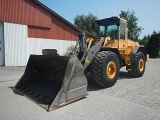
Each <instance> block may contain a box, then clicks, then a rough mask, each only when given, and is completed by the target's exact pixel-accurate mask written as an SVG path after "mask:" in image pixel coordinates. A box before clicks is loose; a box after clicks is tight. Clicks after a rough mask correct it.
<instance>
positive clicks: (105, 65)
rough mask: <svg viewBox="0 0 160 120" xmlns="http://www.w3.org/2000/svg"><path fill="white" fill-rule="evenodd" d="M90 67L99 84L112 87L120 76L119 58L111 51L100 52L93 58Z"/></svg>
mask: <svg viewBox="0 0 160 120" xmlns="http://www.w3.org/2000/svg"><path fill="white" fill-rule="evenodd" d="M90 69H91V75H92V78H93V80H94V82H95V83H96V84H97V85H98V86H101V87H111V86H113V85H114V84H115V83H116V82H117V79H118V77H119V69H120V63H119V58H118V56H117V55H116V54H115V53H114V52H111V51H101V52H98V53H97V54H96V55H95V57H94V58H93V60H92V63H91V66H90Z"/></svg>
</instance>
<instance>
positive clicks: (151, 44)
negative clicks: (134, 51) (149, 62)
mask: <svg viewBox="0 0 160 120" xmlns="http://www.w3.org/2000/svg"><path fill="white" fill-rule="evenodd" d="M147 53H148V54H149V55H150V57H151V58H157V57H160V32H159V33H157V32H156V31H153V33H152V35H151V37H150V39H149V41H148V42H147Z"/></svg>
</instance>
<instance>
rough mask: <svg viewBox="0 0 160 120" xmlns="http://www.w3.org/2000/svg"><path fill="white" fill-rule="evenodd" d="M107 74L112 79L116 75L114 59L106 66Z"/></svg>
mask: <svg viewBox="0 0 160 120" xmlns="http://www.w3.org/2000/svg"><path fill="white" fill-rule="evenodd" d="M106 74H107V76H108V77H109V78H110V79H112V78H114V76H115V75H116V63H115V62H114V61H110V62H109V63H108V65H107V67H106Z"/></svg>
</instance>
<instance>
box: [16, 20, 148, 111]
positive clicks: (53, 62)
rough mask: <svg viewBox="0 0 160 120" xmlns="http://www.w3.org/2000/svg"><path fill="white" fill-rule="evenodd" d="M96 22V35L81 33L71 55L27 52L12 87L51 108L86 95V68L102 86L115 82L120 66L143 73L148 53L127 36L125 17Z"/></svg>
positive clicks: (133, 72) (132, 75)
mask: <svg viewBox="0 0 160 120" xmlns="http://www.w3.org/2000/svg"><path fill="white" fill-rule="evenodd" d="M96 23H97V24H98V26H99V38H98V39H93V38H90V39H86V36H85V34H84V33H80V34H79V40H78V41H77V44H76V46H75V48H74V49H73V52H72V55H70V56H59V55H30V58H29V60H28V64H27V66H26V69H25V72H24V74H23V76H22V77H21V78H20V80H19V81H18V83H17V84H16V86H15V88H14V90H15V91H17V92H18V93H20V94H22V95H24V96H26V97H27V98H28V99H30V100H32V101H33V102H35V103H36V104H38V105H39V106H41V107H43V108H44V109H46V110H47V111H51V110H54V109H56V108H58V107H61V106H64V105H66V104H68V103H71V102H73V101H76V100H78V99H81V98H84V97H85V96H86V95H87V79H86V77H85V75H86V74H87V73H88V72H90V74H91V76H92V78H93V81H94V82H95V83H96V84H97V85H98V86H101V87H103V88H105V87H110V86H112V85H114V84H115V83H116V81H117V79H118V77H119V70H120V68H121V67H123V66H126V70H127V71H128V73H129V75H130V76H131V77H141V76H143V74H144V71H145V62H146V61H147V60H148V55H147V53H146V50H145V47H144V46H141V45H139V44H138V43H137V42H134V41H132V40H129V39H128V29H127V21H126V20H124V19H121V18H118V17H111V18H106V19H102V20H97V21H96Z"/></svg>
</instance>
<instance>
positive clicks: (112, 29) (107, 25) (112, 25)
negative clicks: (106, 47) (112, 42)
mask: <svg viewBox="0 0 160 120" xmlns="http://www.w3.org/2000/svg"><path fill="white" fill-rule="evenodd" d="M117 23H118V20H115V19H106V20H102V21H98V24H99V35H100V37H107V36H109V37H111V38H113V39H117V25H118V24H117Z"/></svg>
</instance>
